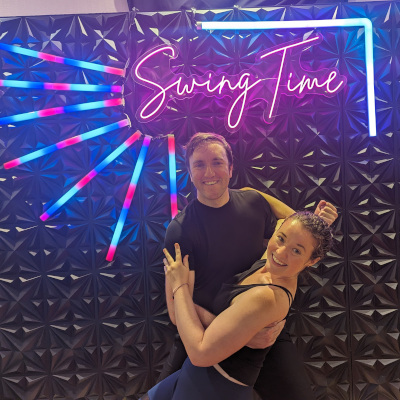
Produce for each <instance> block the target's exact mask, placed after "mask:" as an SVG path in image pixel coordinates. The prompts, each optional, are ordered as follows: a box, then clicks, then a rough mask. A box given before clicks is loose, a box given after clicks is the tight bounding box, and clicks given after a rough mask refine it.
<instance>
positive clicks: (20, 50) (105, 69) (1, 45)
mask: <svg viewBox="0 0 400 400" xmlns="http://www.w3.org/2000/svg"><path fill="white" fill-rule="evenodd" d="M0 49H2V50H6V51H9V52H11V53H17V54H22V55H24V56H28V57H35V58H40V59H41V60H46V61H51V62H55V63H58V64H65V65H72V66H73V67H80V68H85V69H91V70H93V71H100V72H107V73H108V74H113V75H120V76H124V75H125V71H124V70H123V69H120V68H114V67H106V66H105V65H100V64H95V63H91V62H87V61H79V60H74V59H72V58H65V57H58V56H53V55H52V54H47V53H42V52H41V51H35V50H30V49H24V48H23V47H18V46H12V45H9V44H4V43H0Z"/></svg>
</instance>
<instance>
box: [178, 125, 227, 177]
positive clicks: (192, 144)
mask: <svg viewBox="0 0 400 400" xmlns="http://www.w3.org/2000/svg"><path fill="white" fill-rule="evenodd" d="M208 143H220V144H221V145H222V146H223V148H224V149H225V152H226V157H227V158H228V163H229V168H230V167H231V166H232V165H233V155H232V149H231V146H230V145H229V144H228V142H227V141H226V140H225V138H224V137H223V136H221V135H218V134H217V133H211V132H207V133H205V132H198V133H196V134H194V135H193V136H192V137H191V138H190V140H189V142H188V143H187V144H186V146H185V149H186V159H185V163H186V167H187V169H188V171H190V164H189V159H190V157H191V156H192V155H193V153H194V151H195V150H196V149H197V148H198V147H199V146H202V145H204V144H208Z"/></svg>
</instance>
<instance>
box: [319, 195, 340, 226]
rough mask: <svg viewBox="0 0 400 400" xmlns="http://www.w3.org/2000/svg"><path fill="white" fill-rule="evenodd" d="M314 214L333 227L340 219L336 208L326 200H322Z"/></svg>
mask: <svg viewBox="0 0 400 400" xmlns="http://www.w3.org/2000/svg"><path fill="white" fill-rule="evenodd" d="M314 214H315V215H318V216H319V217H321V218H322V219H323V220H324V221H325V222H326V223H327V224H328V225H332V223H333V222H334V221H335V220H336V218H337V217H338V213H337V209H336V207H335V206H334V205H333V204H331V203H328V202H327V201H325V200H321V201H320V202H319V203H318V205H317V208H316V209H315V211H314Z"/></svg>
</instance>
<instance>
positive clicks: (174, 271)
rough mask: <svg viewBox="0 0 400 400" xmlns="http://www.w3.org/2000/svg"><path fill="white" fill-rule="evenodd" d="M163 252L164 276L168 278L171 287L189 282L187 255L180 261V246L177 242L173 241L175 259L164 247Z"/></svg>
mask: <svg viewBox="0 0 400 400" xmlns="http://www.w3.org/2000/svg"><path fill="white" fill-rule="evenodd" d="M163 252H164V255H165V258H164V260H163V261H164V271H165V276H166V277H167V279H168V280H169V282H170V285H171V287H178V286H181V285H185V284H187V283H188V282H189V256H188V255H186V256H185V257H184V258H183V261H182V254H181V248H180V247H179V244H178V243H175V256H176V259H175V260H174V259H173V257H172V256H171V254H169V252H168V250H167V249H164V250H163Z"/></svg>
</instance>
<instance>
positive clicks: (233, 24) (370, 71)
mask: <svg viewBox="0 0 400 400" xmlns="http://www.w3.org/2000/svg"><path fill="white" fill-rule="evenodd" d="M352 26H361V27H363V28H364V31H365V64H366V75H367V107H368V128H369V136H376V115H375V88H374V41H373V31H372V22H371V21H370V20H369V19H368V18H344V19H321V20H304V21H204V22H198V24H197V28H198V29H206V30H241V29H242V30H255V29H261V30H265V29H293V28H324V27H352Z"/></svg>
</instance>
